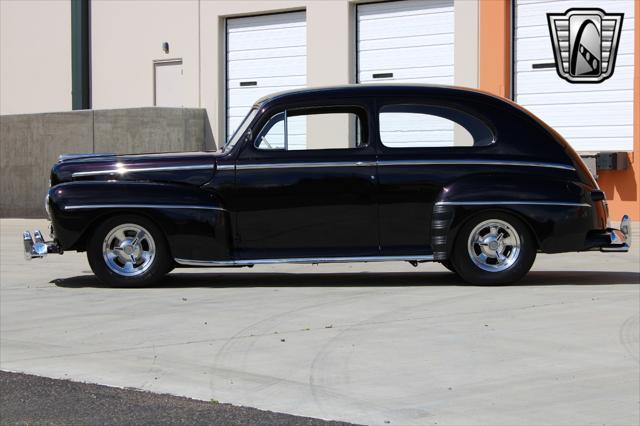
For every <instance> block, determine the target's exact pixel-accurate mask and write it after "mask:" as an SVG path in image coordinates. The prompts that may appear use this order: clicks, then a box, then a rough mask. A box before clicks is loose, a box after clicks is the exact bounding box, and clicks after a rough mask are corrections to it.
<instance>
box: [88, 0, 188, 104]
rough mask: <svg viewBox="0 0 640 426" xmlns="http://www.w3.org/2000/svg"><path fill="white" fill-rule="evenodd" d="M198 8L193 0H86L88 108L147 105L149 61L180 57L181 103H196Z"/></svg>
mask: <svg viewBox="0 0 640 426" xmlns="http://www.w3.org/2000/svg"><path fill="white" fill-rule="evenodd" d="M198 7H199V2H198V1H194V0H188V1H181V0H162V1H148V0H109V1H104V0H93V1H91V7H90V10H91V18H90V19H91V24H90V25H91V98H92V107H93V109H109V108H130V107H145V106H152V105H153V92H154V80H153V74H154V69H153V62H154V61H156V60H166V59H172V58H182V69H183V76H182V78H183V83H184V85H183V87H184V94H183V99H184V106H185V107H198V106H199V105H198V104H199V102H198V94H199V86H198V80H199V72H200V67H199V51H198V38H199V32H198V27H199V20H198ZM163 42H168V43H169V52H168V53H165V52H164V51H163V50H162V43H163Z"/></svg>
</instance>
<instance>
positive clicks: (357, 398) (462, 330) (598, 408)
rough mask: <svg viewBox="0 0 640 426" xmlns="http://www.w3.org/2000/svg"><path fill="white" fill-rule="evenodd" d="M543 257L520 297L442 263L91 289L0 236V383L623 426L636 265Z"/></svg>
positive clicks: (635, 327) (207, 276) (31, 223)
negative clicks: (17, 379) (28, 377)
mask: <svg viewBox="0 0 640 426" xmlns="http://www.w3.org/2000/svg"><path fill="white" fill-rule="evenodd" d="M635 225H636V226H635V242H636V244H635V246H634V247H633V251H632V252H630V253H627V254H604V253H595V252H593V253H582V254H563V255H540V256H539V257H538V260H537V261H536V264H535V265H534V269H533V271H532V272H531V273H530V274H529V275H528V276H527V278H526V279H525V280H524V281H523V282H521V283H519V284H518V285H514V286H508V287H475V286H467V285H464V284H462V283H461V282H460V281H459V280H458V279H457V278H456V277H455V276H454V275H453V274H450V273H448V272H446V271H445V270H444V268H442V267H441V266H440V265H438V264H425V265H421V266H420V267H418V268H417V269H416V268H413V267H411V266H410V265H408V264H404V263H389V264H352V265H337V266H336V265H320V266H263V267H255V268H253V269H242V270H237V271H235V270H230V269H225V270H213V269H207V270H195V269H193V270H187V269H185V270H180V271H177V272H174V273H172V274H171V275H169V277H168V278H167V280H166V281H165V282H163V283H162V284H161V285H159V286H157V287H154V288H147V289H111V288H105V287H103V286H102V285H100V284H99V282H98V281H97V280H96V279H95V278H94V277H93V276H92V275H91V272H90V270H89V266H88V264H87V262H86V258H85V256H84V255H83V254H76V253H66V254H65V255H64V256H50V257H49V258H48V259H46V260H44V261H39V260H38V261H35V260H34V261H31V262H26V261H25V260H24V259H23V257H22V247H21V241H20V233H21V231H22V229H24V228H29V229H31V230H33V229H34V228H38V227H39V228H41V229H43V230H44V229H46V222H45V221H39V220H18V219H5V220H1V221H0V239H1V246H0V268H1V269H0V281H1V287H0V308H1V312H0V368H1V369H3V370H9V371H18V372H26V373H31V374H37V375H42V376H48V377H53V378H67V379H72V380H79V381H87V382H92V383H99V384H106V385H112V386H120V387H133V388H139V389H144V390H149V391H154V392H163V393H171V394H175V395H182V396H188V397H192V398H196V399H202V400H207V401H208V400H211V399H214V400H217V401H220V402H229V403H233V404H237V405H246V406H251V407H256V408H261V409H266V410H272V411H278V412H285V413H291V414H297V415H302V416H310V417H318V418H324V419H332V420H343V421H350V422H355V423H369V424H387V422H388V424H396V425H397V424H403V425H404V424H439V425H443V424H465V425H472V424H492V425H534V424H535V425H586V424H598V425H602V424H607V425H632V424H634V425H637V424H638V423H639V422H640V405H639V404H640V361H639V360H640V348H639V338H638V336H639V333H640V332H639V320H640V315H639V313H640V284H639V281H640V254H639V251H638V243H640V238H638V234H637V229H638V224H637V223H636V224H635Z"/></svg>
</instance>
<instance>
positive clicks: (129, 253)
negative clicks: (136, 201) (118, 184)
mask: <svg viewBox="0 0 640 426" xmlns="http://www.w3.org/2000/svg"><path fill="white" fill-rule="evenodd" d="M87 259H88V260H89V265H90V266H91V270H92V271H93V273H94V274H95V275H96V277H98V279H99V280H100V281H102V282H103V283H105V284H107V285H110V286H114V287H138V286H145V285H150V284H153V283H154V282H156V281H158V280H159V279H161V278H162V277H163V276H164V275H165V274H166V273H167V272H169V270H170V269H171V267H172V265H173V263H172V260H171V257H170V256H169V250H168V247H167V243H166V241H165V238H164V235H163V234H162V232H161V231H160V229H159V228H158V227H157V226H156V225H155V224H154V223H152V222H151V221H149V220H147V219H145V218H143V217H139V216H130V215H127V216H116V217H112V218H110V219H107V220H106V221H105V222H103V223H101V224H100V225H99V226H98V227H97V228H96V230H95V231H94V233H93V235H92V236H91V238H90V239H89V242H88V246H87Z"/></svg>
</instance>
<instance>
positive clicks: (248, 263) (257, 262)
mask: <svg viewBox="0 0 640 426" xmlns="http://www.w3.org/2000/svg"><path fill="white" fill-rule="evenodd" d="M174 260H175V261H176V263H178V264H180V265H184V266H251V265H272V264H278V263H351V262H403V261H407V262H411V261H415V262H430V261H433V255H430V254H429V255H417V256H357V257H294V258H282V259H247V260H189V259H174Z"/></svg>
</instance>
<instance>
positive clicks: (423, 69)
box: [357, 0, 454, 84]
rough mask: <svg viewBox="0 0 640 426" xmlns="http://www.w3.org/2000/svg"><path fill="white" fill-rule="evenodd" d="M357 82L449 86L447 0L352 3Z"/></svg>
mask: <svg viewBox="0 0 640 426" xmlns="http://www.w3.org/2000/svg"><path fill="white" fill-rule="evenodd" d="M357 15H358V36H357V38H358V82H360V83H374V82H381V83H384V82H411V83H431V84H453V58H454V51H453V42H454V13H453V0H432V1H423V0H403V1H393V2H385V3H373V4H364V5H358V14H357Z"/></svg>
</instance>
